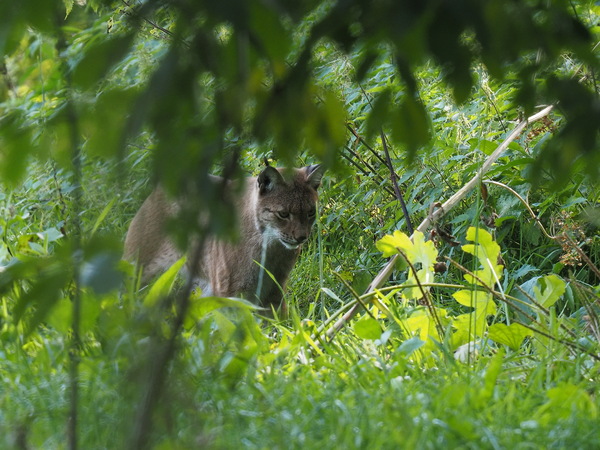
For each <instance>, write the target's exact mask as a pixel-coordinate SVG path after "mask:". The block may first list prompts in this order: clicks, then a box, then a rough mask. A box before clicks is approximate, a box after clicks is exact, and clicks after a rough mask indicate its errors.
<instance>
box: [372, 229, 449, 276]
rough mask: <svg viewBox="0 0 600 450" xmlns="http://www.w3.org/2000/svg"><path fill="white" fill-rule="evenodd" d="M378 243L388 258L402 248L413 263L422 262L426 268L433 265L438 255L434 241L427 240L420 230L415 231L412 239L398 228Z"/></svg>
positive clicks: (378, 246)
mask: <svg viewBox="0 0 600 450" xmlns="http://www.w3.org/2000/svg"><path fill="white" fill-rule="evenodd" d="M376 245H377V248H378V249H379V250H380V251H381V252H383V256H384V257H386V258H387V257H389V256H392V255H395V254H396V253H398V249H400V250H402V252H404V254H405V255H406V257H407V258H408V260H409V261H410V262H411V263H412V264H413V265H416V264H419V263H420V264H421V265H422V268H426V269H430V268H432V267H433V265H434V264H435V262H436V260H437V256H438V252H437V249H436V248H435V245H434V243H433V242H432V241H425V236H424V235H423V233H422V232H420V231H415V233H414V235H413V240H412V241H411V239H410V238H409V237H408V235H406V234H405V233H402V232H401V231H398V230H396V231H394V234H392V235H387V236H384V237H383V238H381V239H380V240H379V241H377V244H376Z"/></svg>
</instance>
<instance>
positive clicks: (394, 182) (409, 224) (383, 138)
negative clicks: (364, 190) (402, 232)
mask: <svg viewBox="0 0 600 450" xmlns="http://www.w3.org/2000/svg"><path fill="white" fill-rule="evenodd" d="M380 136H381V144H382V145H383V151H384V153H385V161H386V164H387V167H388V170H389V171H390V181H391V182H392V188H393V189H394V193H395V194H396V199H397V200H398V201H399V202H400V207H401V208H402V213H403V214H404V219H405V220H406V229H407V230H408V234H410V235H412V234H413V233H414V228H413V225H412V222H411V220H410V216H409V214H408V209H407V208H406V203H405V202H404V197H403V196H402V193H401V192H400V188H399V187H398V177H397V175H396V171H395V170H394V165H393V164H392V158H390V151H389V149H388V146H387V138H386V136H385V134H384V133H383V130H380Z"/></svg>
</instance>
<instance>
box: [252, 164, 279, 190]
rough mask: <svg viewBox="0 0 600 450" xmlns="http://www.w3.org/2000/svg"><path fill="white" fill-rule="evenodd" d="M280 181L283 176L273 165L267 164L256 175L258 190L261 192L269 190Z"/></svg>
mask: <svg viewBox="0 0 600 450" xmlns="http://www.w3.org/2000/svg"><path fill="white" fill-rule="evenodd" d="M281 182H283V177H282V176H281V174H280V173H279V171H278V170H277V169H275V168H274V167H271V166H267V167H265V168H264V169H263V171H262V172H261V173H260V174H259V175H258V178H257V183H258V192H259V193H261V194H264V193H265V192H269V191H271V190H272V189H273V188H274V187H275V186H277V185H278V184H279V183H281Z"/></svg>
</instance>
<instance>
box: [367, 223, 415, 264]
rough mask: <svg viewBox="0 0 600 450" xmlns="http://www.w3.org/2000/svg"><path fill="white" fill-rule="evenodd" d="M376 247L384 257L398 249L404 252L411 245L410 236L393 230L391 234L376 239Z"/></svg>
mask: <svg viewBox="0 0 600 450" xmlns="http://www.w3.org/2000/svg"><path fill="white" fill-rule="evenodd" d="M376 246H377V249H378V250H379V251H381V252H382V253H383V257H384V258H389V257H390V256H392V255H395V254H397V253H398V249H402V250H404V251H405V252H406V249H407V248H409V247H411V246H412V243H411V241H410V238H409V237H408V236H407V235H406V234H405V233H402V232H401V231H398V230H396V231H394V234H392V235H389V234H388V235H386V236H384V237H382V238H381V239H380V240H378V241H377V244H376Z"/></svg>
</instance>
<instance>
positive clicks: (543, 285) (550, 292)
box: [533, 274, 567, 308]
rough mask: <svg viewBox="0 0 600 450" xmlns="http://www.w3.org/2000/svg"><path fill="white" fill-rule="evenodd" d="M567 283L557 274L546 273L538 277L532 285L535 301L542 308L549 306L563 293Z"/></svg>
mask: <svg viewBox="0 0 600 450" xmlns="http://www.w3.org/2000/svg"><path fill="white" fill-rule="evenodd" d="M566 287H567V284H566V283H565V281H564V280H563V279H561V278H559V277H558V276H557V275H554V274H552V275H547V276H545V277H542V278H539V279H538V283H537V285H536V286H534V287H533V292H534V294H535V299H536V301H537V302H538V303H539V304H540V305H542V306H543V307H544V308H550V307H551V306H552V305H554V304H555V303H556V302H557V301H558V299H559V298H560V297H562V295H563V294H564V293H565V289H566Z"/></svg>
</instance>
